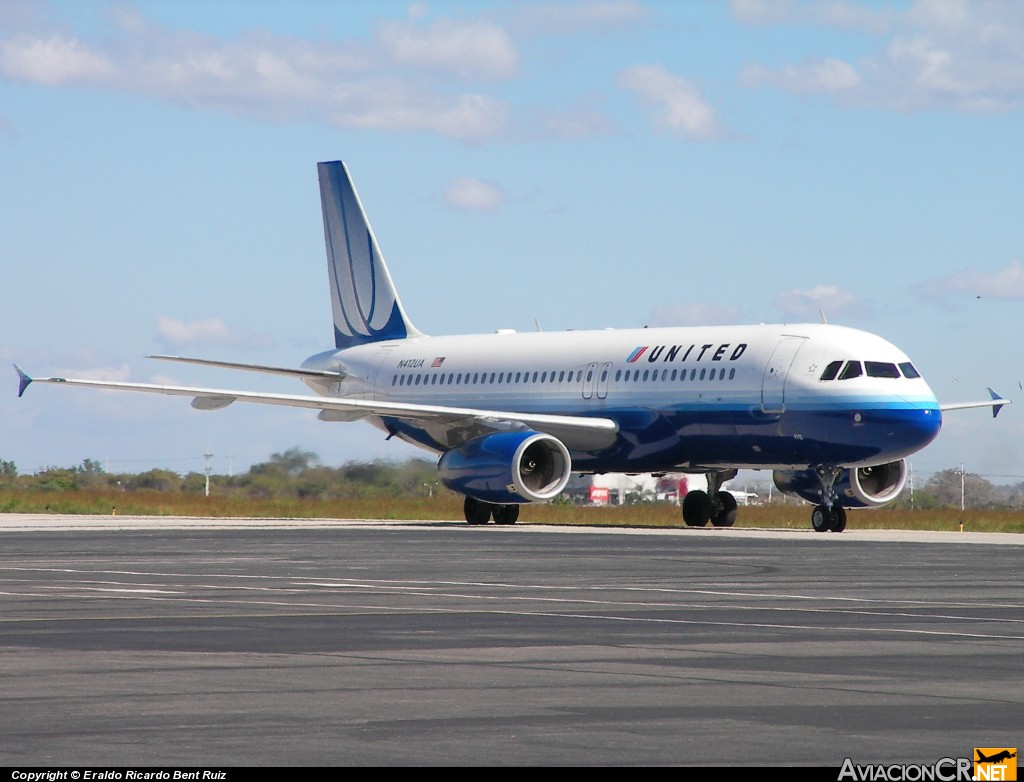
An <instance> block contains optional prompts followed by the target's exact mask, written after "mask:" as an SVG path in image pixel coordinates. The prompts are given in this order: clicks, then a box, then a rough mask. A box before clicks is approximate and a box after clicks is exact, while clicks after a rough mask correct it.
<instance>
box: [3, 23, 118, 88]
mask: <svg viewBox="0 0 1024 782" xmlns="http://www.w3.org/2000/svg"><path fill="white" fill-rule="evenodd" d="M114 72H115V68H114V65H113V63H112V62H111V61H110V59H109V58H108V57H107V56H106V55H104V54H103V53H102V52H98V51H93V50H92V49H91V48H90V47H89V46H88V45H86V44H84V43H82V42H81V41H78V40H76V39H74V38H68V37H64V36H60V35H51V36H48V37H46V38H37V37H33V36H27V35H20V36H17V37H15V38H11V39H9V40H6V41H0V73H2V74H3V75H4V76H6V77H8V78H10V79H13V80H15V81H27V82H32V83H35V84H45V85H47V86H59V85H64V84H88V83H90V82H95V81H97V80H104V79H107V78H109V77H110V76H111V75H112V74H113V73H114Z"/></svg>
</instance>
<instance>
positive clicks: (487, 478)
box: [437, 431, 572, 505]
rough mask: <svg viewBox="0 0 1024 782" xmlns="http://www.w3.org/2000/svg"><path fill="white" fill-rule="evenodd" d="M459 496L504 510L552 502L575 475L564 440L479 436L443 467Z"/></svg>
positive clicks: (446, 458)
mask: <svg viewBox="0 0 1024 782" xmlns="http://www.w3.org/2000/svg"><path fill="white" fill-rule="evenodd" d="M437 470H438V474H439V476H440V478H441V483H443V484H444V485H445V486H447V487H448V488H449V489H452V490H453V491H457V492H459V493H460V494H465V495H467V496H469V497H475V498H476V499H478V500H483V501H484V502H492V503H495V504H498V505H511V504H524V503H527V502H543V501H544V500H550V499H552V498H553V497H556V496H558V494H559V493H560V492H561V491H562V489H564V488H565V485H566V484H567V483H568V482H569V473H570V471H571V470H572V460H571V459H570V458H569V451H568V450H567V449H566V447H565V446H564V445H563V444H562V442H561V441H560V440H558V439H557V438H555V437H552V436H551V435H549V434H541V433H540V432H532V431H527V432H500V433H498V434H489V435H485V436H483V437H477V438H476V439H475V440H470V441H469V442H468V443H464V444H463V445H461V446H459V447H458V448H453V449H452V450H450V451H448V452H446V453H445V454H444V455H443V456H442V457H441V461H440V462H438V465H437Z"/></svg>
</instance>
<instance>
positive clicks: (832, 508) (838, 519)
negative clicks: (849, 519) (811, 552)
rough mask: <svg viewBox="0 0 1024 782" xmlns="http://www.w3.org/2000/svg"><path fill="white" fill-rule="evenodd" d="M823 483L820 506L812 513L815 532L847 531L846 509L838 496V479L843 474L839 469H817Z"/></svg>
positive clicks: (812, 524)
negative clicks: (836, 485) (836, 484)
mask: <svg viewBox="0 0 1024 782" xmlns="http://www.w3.org/2000/svg"><path fill="white" fill-rule="evenodd" d="M814 471H815V472H816V473H817V475H818V480H819V481H820V482H821V499H822V503H821V504H820V505H815V506H814V510H812V511H811V526H812V527H813V528H814V531H815V532H842V531H843V530H844V529H846V508H844V507H843V506H842V505H840V504H839V498H838V496H837V495H836V489H835V483H836V479H837V478H838V477H839V475H840V474H841V473H842V470H840V469H839V468H838V467H815V468H814Z"/></svg>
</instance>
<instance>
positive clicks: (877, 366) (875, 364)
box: [864, 361, 900, 377]
mask: <svg viewBox="0 0 1024 782" xmlns="http://www.w3.org/2000/svg"><path fill="white" fill-rule="evenodd" d="M864 368H865V369H866V370H867V372H868V377H899V376H900V371H899V370H898V369H896V365H895V364H887V363H886V362H884V361H865V362H864Z"/></svg>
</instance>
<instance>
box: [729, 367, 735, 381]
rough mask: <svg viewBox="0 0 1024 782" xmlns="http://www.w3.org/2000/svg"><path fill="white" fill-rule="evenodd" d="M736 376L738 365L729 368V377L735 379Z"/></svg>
mask: <svg viewBox="0 0 1024 782" xmlns="http://www.w3.org/2000/svg"><path fill="white" fill-rule="evenodd" d="M735 378H736V367H733V368H732V369H730V370H729V379H730V380H734V379H735Z"/></svg>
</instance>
